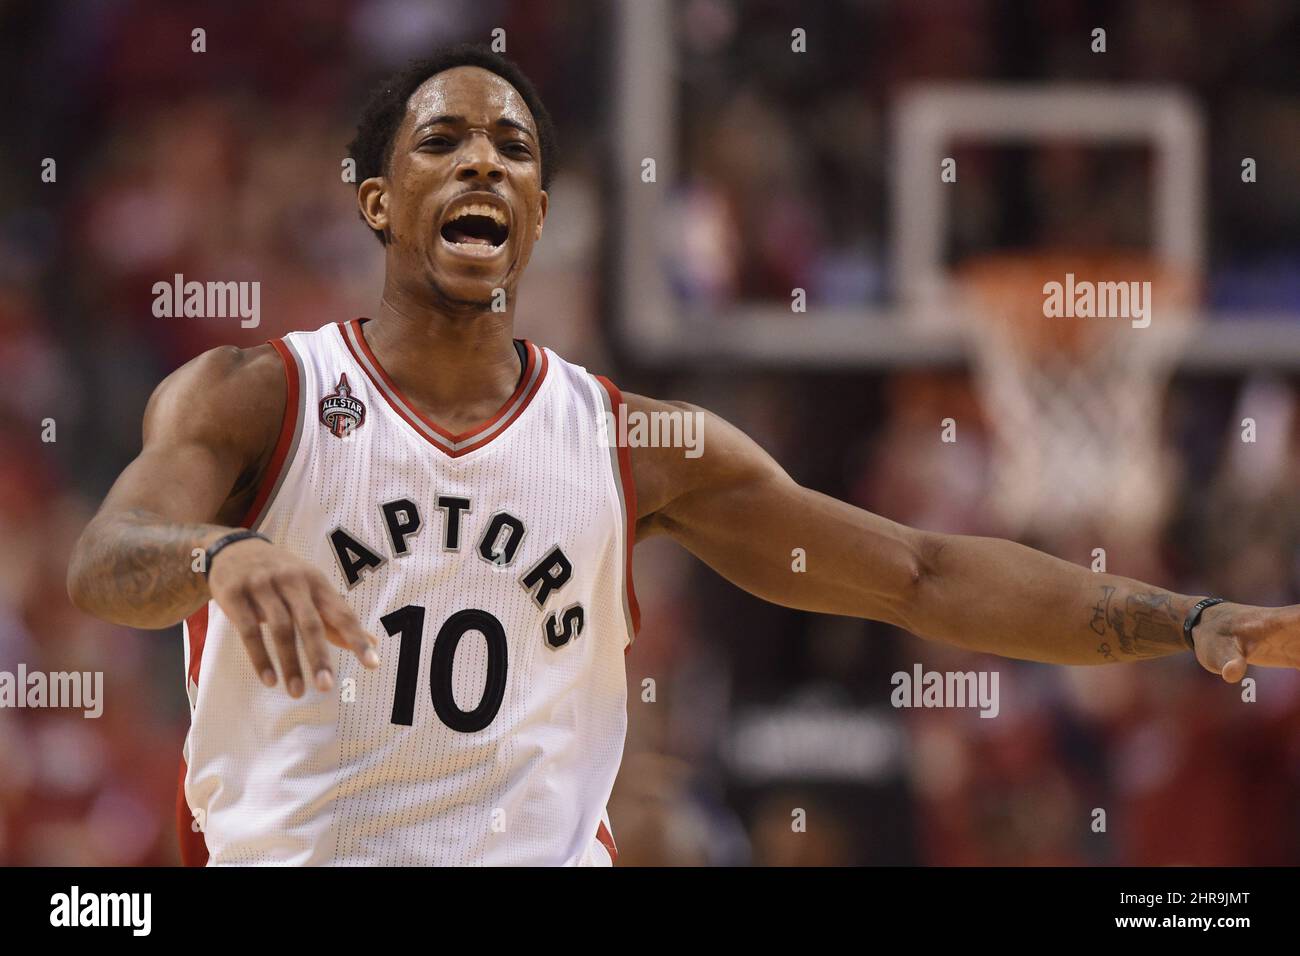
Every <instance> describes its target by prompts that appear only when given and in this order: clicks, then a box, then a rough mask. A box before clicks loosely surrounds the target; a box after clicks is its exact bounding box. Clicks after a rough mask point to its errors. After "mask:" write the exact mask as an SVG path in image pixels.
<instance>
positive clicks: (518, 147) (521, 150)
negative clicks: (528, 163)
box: [501, 140, 533, 159]
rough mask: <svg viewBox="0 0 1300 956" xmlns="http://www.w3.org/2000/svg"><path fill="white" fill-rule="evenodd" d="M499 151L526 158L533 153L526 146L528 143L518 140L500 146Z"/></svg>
mask: <svg viewBox="0 0 1300 956" xmlns="http://www.w3.org/2000/svg"><path fill="white" fill-rule="evenodd" d="M501 151H502V152H503V153H507V154H508V155H510V156H515V157H517V158H519V159H527V158H528V157H529V156H532V155H533V151H532V150H531V149H529V148H528V144H527V143H524V142H522V141H520V140H514V141H512V142H509V143H506V144H505V145H504V146H503V147H501Z"/></svg>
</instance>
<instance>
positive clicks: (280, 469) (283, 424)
mask: <svg viewBox="0 0 1300 956" xmlns="http://www.w3.org/2000/svg"><path fill="white" fill-rule="evenodd" d="M268 344H270V345H271V347H272V348H274V349H275V352H276V354H277V355H279V356H280V362H281V363H282V364H283V365H284V378H285V393H284V415H283V417H282V418H281V420H280V435H279V437H278V438H277V439H276V442H275V451H274V452H272V453H271V460H270V461H269V462H268V463H267V465H266V472H265V473H264V474H263V475H262V480H261V481H260V482H258V485H257V494H256V495H254V496H253V503H252V505H250V506H249V508H248V513H247V514H245V515H244V518H243V520H242V521H240V522H239V523H240V526H241V527H244V528H255V527H257V524H258V522H259V521H261V519H262V517H263V516H264V515H265V514H266V511H267V509H268V507H269V505H270V499H271V498H272V497H273V496H274V494H275V491H276V490H277V489H278V488H279V485H280V481H281V479H282V478H283V477H284V470H285V467H286V465H287V464H288V461H289V458H290V457H291V456H290V454H289V453H290V451H291V449H292V448H293V446H294V445H295V444H296V443H297V441H296V439H297V437H298V435H299V434H301V431H302V409H301V408H300V407H299V406H300V405H301V404H302V394H301V393H302V383H301V376H300V375H299V374H298V360H297V358H296V357H295V355H294V353H293V351H292V350H291V349H290V347H289V345H288V344H287V343H286V342H285V341H284V339H272V340H271V341H270V343H268Z"/></svg>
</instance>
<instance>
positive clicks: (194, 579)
mask: <svg viewBox="0 0 1300 956" xmlns="http://www.w3.org/2000/svg"><path fill="white" fill-rule="evenodd" d="M217 530H220V529H219V527H218V526H216V525H204V524H194V525H177V524H169V523H167V522H165V521H163V520H162V519H161V518H158V517H157V516H156V515H150V514H148V513H146V512H141V511H131V512H125V513H123V514H121V515H118V516H116V517H114V518H113V519H112V524H111V525H110V526H109V527H105V528H102V529H100V531H99V533H97V534H96V535H95V536H94V537H93V538H92V539H91V542H90V543H89V545H88V548H87V550H86V552H85V553H84V554H83V556H82V557H81V559H80V563H81V565H82V567H83V568H84V569H85V570H84V571H83V572H82V577H81V582H82V588H83V590H84V593H85V594H87V595H88V596H89V597H90V599H91V600H92V601H93V602H94V603H95V604H96V605H97V606H99V607H100V608H102V609H104V610H105V611H109V612H112V613H113V615H114V616H115V617H128V616H130V614H131V612H132V610H136V611H140V610H145V609H147V610H148V611H149V612H150V613H149V614H148V615H147V616H149V617H156V616H157V615H158V614H160V613H162V614H168V613H173V614H176V615H179V614H181V613H183V612H184V611H185V610H187V609H189V608H191V607H193V606H194V605H195V604H197V603H198V602H200V601H202V600H203V598H204V597H205V595H206V594H207V581H206V579H205V578H204V576H203V575H202V574H200V573H197V572H196V571H195V570H194V567H193V565H194V548H195V547H197V546H198V543H199V542H200V541H202V540H203V539H204V538H206V537H210V536H211V534H212V532H214V531H217Z"/></svg>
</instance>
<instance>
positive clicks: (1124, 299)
mask: <svg viewBox="0 0 1300 956" xmlns="http://www.w3.org/2000/svg"><path fill="white" fill-rule="evenodd" d="M1049 283H1055V284H1057V285H1056V286H1050V285H1049ZM1131 283H1137V285H1136V286H1134V285H1132V284H1131ZM1143 283H1149V285H1143ZM1058 286H1059V292H1058ZM954 288H955V289H956V290H957V295H958V300H957V302H955V303H954V306H955V311H956V312H957V314H958V315H960V316H961V326H962V332H963V335H964V337H965V339H966V340H967V343H968V347H969V354H970V355H971V357H972V371H973V375H974V384H975V387H976V389H977V392H978V394H979V396H980V400H981V403H982V404H983V406H984V411H985V415H986V417H987V419H988V421H989V425H990V433H991V434H990V437H991V440H992V457H991V466H992V469H991V472H992V473H991V477H992V489H991V503H992V506H993V508H994V509H995V510H996V512H997V515H998V517H1000V518H1001V520H1002V521H1003V522H1004V523H1005V525H1006V527H1007V530H1008V532H1009V533H1011V534H1013V535H1015V536H1017V537H1020V536H1025V535H1035V536H1041V537H1045V538H1047V539H1048V540H1052V541H1061V540H1063V539H1068V538H1069V537H1070V536H1072V535H1077V534H1079V533H1080V531H1084V530H1086V531H1088V532H1090V533H1092V534H1102V535H1105V534H1106V533H1107V532H1122V533H1123V534H1125V535H1137V536H1139V537H1140V538H1142V539H1147V540H1149V539H1150V537H1151V532H1153V531H1154V530H1155V529H1156V528H1157V527H1158V526H1159V524H1160V522H1161V521H1162V520H1163V518H1164V517H1165V515H1166V513H1167V510H1168V508H1169V505H1170V503H1171V501H1170V497H1171V495H1170V492H1171V488H1172V483H1171V480H1170V479H1171V478H1172V475H1173V471H1172V467H1173V465H1172V457H1171V455H1170V454H1169V452H1168V451H1167V449H1166V448H1165V447H1164V444H1163V441H1162V438H1161V433H1160V422H1161V417H1162V411H1163V407H1164V397H1165V392H1166V389H1167V386H1168V383H1169V378H1170V376H1171V374H1172V369H1173V359H1174V358H1175V357H1176V354H1177V351H1178V347H1179V345H1180V343H1181V342H1182V340H1183V338H1184V337H1185V335H1186V333H1187V331H1188V329H1189V327H1190V325H1191V322H1190V308H1189V307H1190V305H1191V303H1192V301H1193V294H1194V290H1193V283H1192V282H1191V281H1189V279H1188V278H1187V277H1185V276H1176V275H1174V274H1173V273H1172V271H1171V270H1170V269H1169V268H1168V267H1165V266H1162V265H1160V264H1158V263H1156V262H1155V261H1153V260H1152V259H1150V258H1149V257H1146V256H1143V255H1140V254H1123V253H1110V254H1101V255H1098V254H1086V255H1085V254H1071V253H1069V252H1068V251H1053V252H1043V251H1035V252H1031V253H1022V254H1001V255H993V256H986V257H980V258H978V259H974V260H968V261H967V262H965V263H963V264H962V265H961V266H960V267H959V268H958V269H957V270H956V272H955V275H954ZM1143 310H1145V316H1144V315H1143ZM1115 312H1119V313H1121V314H1119V315H1115V314H1113V313H1115ZM1144 323H1148V324H1145V325H1144Z"/></svg>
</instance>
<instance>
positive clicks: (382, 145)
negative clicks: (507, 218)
mask: <svg viewBox="0 0 1300 956" xmlns="http://www.w3.org/2000/svg"><path fill="white" fill-rule="evenodd" d="M458 66H477V67H481V68H482V69H484V70H487V71H488V72H489V73H495V74H496V75H497V76H499V77H501V78H502V79H503V80H505V81H506V82H507V83H509V84H510V85H511V86H513V87H514V88H515V89H516V90H517V91H518V93H519V95H520V96H521V97H522V98H523V101H524V103H525V104H526V105H527V107H528V111H529V112H530V113H532V114H533V122H535V123H536V124H537V146H538V149H540V150H541V153H542V188H543V189H548V188H550V185H551V179H552V177H554V175H555V169H556V165H557V162H558V159H559V157H558V155H557V153H556V145H555V125H554V124H553V123H552V121H551V114H550V113H548V112H547V111H546V106H545V105H544V104H543V103H542V98H541V97H540V96H538V95H537V90H536V88H535V87H534V86H533V84H532V82H531V81H530V80H529V79H528V77H527V76H525V75H524V71H523V70H521V69H520V68H519V66H518V64H516V63H515V62H514V61H512V60H508V59H506V58H505V57H503V56H501V54H499V53H494V52H493V51H492V50H490V49H488V48H487V47H485V46H481V45H478V44H474V43H462V44H459V45H457V46H453V47H447V48H446V49H443V50H439V51H438V52H436V53H434V54H433V55H432V56H429V57H425V58H423V59H420V60H414V61H412V62H411V63H410V64H409V65H408V66H407V67H406V68H405V69H403V70H400V71H398V72H397V73H394V74H392V75H391V76H389V77H388V78H387V79H385V80H384V81H383V82H382V83H380V84H379V85H378V86H377V87H375V89H374V90H373V91H372V92H371V94H370V99H369V101H368V102H367V103H366V106H365V109H363V110H362V111H361V121H360V122H359V123H357V135H356V136H355V137H354V138H353V140H352V142H351V143H349V144H348V155H349V156H351V157H352V159H353V160H354V161H355V162H356V164H357V170H356V175H357V188H358V189H360V188H361V184H362V183H363V182H365V181H366V180H367V179H370V178H371V177H372V176H382V175H384V173H385V172H386V171H387V169H388V163H389V161H390V160H391V159H392V158H393V137H394V136H396V135H397V129H398V127H400V126H401V125H402V119H403V118H404V117H405V116H406V101H407V100H409V99H410V98H411V94H412V93H414V92H415V91H416V90H417V89H419V88H420V84H421V83H423V82H424V81H425V80H427V79H429V77H431V76H434V75H435V74H438V73H444V72H446V71H447V70H451V69H455V68H456V67H458ZM361 219H362V221H363V222H364V221H365V217H364V216H362V217H361ZM373 231H374V233H375V235H376V236H378V238H379V241H380V242H382V243H385V244H387V242H388V240H387V239H386V238H385V236H384V234H383V232H381V231H380V230H378V229H375V230H373Z"/></svg>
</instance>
